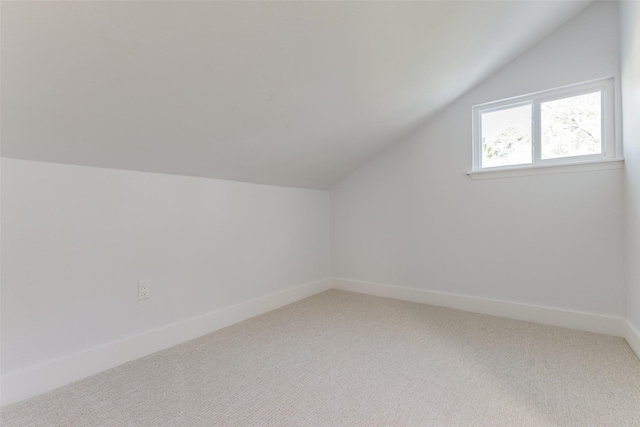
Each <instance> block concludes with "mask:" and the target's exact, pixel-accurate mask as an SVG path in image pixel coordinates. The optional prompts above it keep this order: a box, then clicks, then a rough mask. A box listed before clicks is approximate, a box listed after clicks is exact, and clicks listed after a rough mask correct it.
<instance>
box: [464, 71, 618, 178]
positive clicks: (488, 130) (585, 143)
mask: <svg viewBox="0 0 640 427" xmlns="http://www.w3.org/2000/svg"><path fill="white" fill-rule="evenodd" d="M614 134H615V131H614V119H613V79H602V80H596V81H592V82H587V83H581V84H578V85H572V86H568V87H564V88H559V89H553V90H549V91H545V92H538V93H536V94H532V95H525V96H519V97H516V98H510V99H506V100H502V101H496V102H491V103H487V104H482V105H476V106H475V107H473V168H472V173H473V172H484V171H494V170H513V169H533V168H538V167H546V166H554V165H568V164H575V163H581V164H583V163H587V162H601V161H603V160H614V159H615V156H616V152H615V151H616V147H615V144H614Z"/></svg>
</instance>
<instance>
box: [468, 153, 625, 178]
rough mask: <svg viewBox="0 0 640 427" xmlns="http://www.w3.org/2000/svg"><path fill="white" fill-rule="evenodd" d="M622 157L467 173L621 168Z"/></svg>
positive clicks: (500, 175)
mask: <svg viewBox="0 0 640 427" xmlns="http://www.w3.org/2000/svg"><path fill="white" fill-rule="evenodd" d="M623 162H624V159H623V158H616V159H606V160H596V161H591V162H582V163H570V164H556V165H544V166H516V167H511V168H502V169H494V170H483V171H471V172H467V175H469V177H470V178H471V179H494V178H510V177H515V176H530V175H546V174H553V173H568V172H585V171H599V170H606V169H622V165H623Z"/></svg>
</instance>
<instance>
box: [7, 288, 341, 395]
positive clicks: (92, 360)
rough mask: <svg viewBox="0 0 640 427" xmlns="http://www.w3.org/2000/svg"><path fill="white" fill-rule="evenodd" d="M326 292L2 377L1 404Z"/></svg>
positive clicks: (237, 310) (265, 302) (257, 303)
mask: <svg viewBox="0 0 640 427" xmlns="http://www.w3.org/2000/svg"><path fill="white" fill-rule="evenodd" d="M330 288H331V279H324V280H320V281H317V282H312V283H308V284H305V285H301V286H297V287H295V288H291V289H286V290H283V291H280V292H276V293H273V294H270V295H266V296H263V297H260V298H256V299H253V300H250V301H247V302H243V303H240V304H236V305H233V306H230V307H225V308H222V309H220V310H216V311H213V312H211V313H207V314H205V315H202V316H198V317H194V318H191V319H187V320H184V321H182V322H178V323H174V324H171V325H168V326H165V327H163V328H160V329H155V330H152V331H149V332H146V333H143V334H140V335H135V336H132V337H129V338H125V339H123V340H121V341H116V342H112V343H109V344H105V345H102V346H99V347H95V348H92V349H89V350H85V351H82V352H80V353H76V354H72V355H70V356H66V357H64V358H60V359H56V360H53V361H50V362H47V363H44V364H41V365H37V366H33V367H30V368H27V369H25V370H22V371H18V372H15V373H11V374H8V375H4V376H3V377H2V379H1V383H2V406H5V405H9V404H11V403H15V402H18V401H21V400H24V399H27V398H29V397H33V396H36V395H39V394H42V393H45V392H47V391H50V390H53V389H56V388H58V387H62V386H64V385H66V384H69V383H72V382H74V381H77V380H80V379H82V378H86V377H88V376H90V375H94V374H97V373H99V372H102V371H105V370H107V369H111V368H114V367H116V366H118V365H121V364H123V363H126V362H129V361H132V360H135V359H139V358H141V357H144V356H147V355H149V354H152V353H155V352H157V351H160V350H164V349H166V348H169V347H172V346H175V345H178V344H181V343H183V342H186V341H189V340H192V339H194V338H198V337H200V336H202V335H206V334H208V333H210V332H213V331H216V330H218V329H221V328H224V327H226V326H230V325H233V324H234V323H238V322H241V321H243V320H246V319H249V318H251V317H255V316H258V315H260V314H263V313H266V312H268V311H271V310H274V309H276V308H279V307H282V306H284V305H287V304H291V303H293V302H296V301H298V300H301V299H304V298H307V297H310V296H312V295H315V294H317V293H320V292H323V291H326V290H328V289H330Z"/></svg>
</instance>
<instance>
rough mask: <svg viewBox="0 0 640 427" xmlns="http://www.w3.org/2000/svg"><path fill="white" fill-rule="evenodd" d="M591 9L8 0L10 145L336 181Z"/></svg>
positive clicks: (70, 155) (20, 149)
mask: <svg viewBox="0 0 640 427" xmlns="http://www.w3.org/2000/svg"><path fill="white" fill-rule="evenodd" d="M587 4H588V2H580V1H534V2H525V1H502V2H500V1H499V2H485V1H474V2H455V1H440V2H422V3H419V2H411V3H398V2H387V3H384V2H16V3H11V2H9V3H8V2H3V3H2V10H1V19H2V22H1V25H2V34H1V36H2V39H1V40H2V46H1V48H2V58H1V61H2V62H1V67H2V68H1V78H2V82H1V83H2V87H1V90H2V92H1V96H2V99H1V101H2V105H1V108H2V110H1V112H2V130H1V132H2V134H1V136H2V155H3V156H7V157H13V158H20V159H30V160H40V161H50V162H60V163H71V164H80V165H88V166H100V167H108V168H118V169H132V170H141V171H151V172H163V173H171V174H181V175H193V176H202V177H211V178H222V179H230V180H238V181H247V182H256V183H263V184H274V185H284V186H293V187H307V188H321V189H326V188H330V187H331V186H332V185H334V184H335V183H337V182H339V181H340V180H342V179H343V178H344V177H346V176H347V175H349V174H350V173H351V172H353V171H354V170H356V169H357V168H359V167H360V166H361V165H363V164H364V163H365V162H367V161H368V160H369V159H371V158H372V157H374V156H375V155H376V154H377V153H379V152H380V151H382V150H384V149H385V148H386V147H388V146H390V145H392V144H393V143H394V142H395V141H396V140H397V139H398V137H400V136H401V135H403V134H406V133H407V132H410V131H411V130H412V129H414V128H415V127H416V126H417V125H418V124H420V123H422V122H424V121H425V120H427V119H428V118H429V117H430V116H432V115H433V114H434V113H435V112H437V111H438V110H440V109H441V108H442V107H443V106H445V105H447V104H448V103H449V102H451V101H452V100H453V99H455V98H456V97H458V96H460V95H461V94H462V93H464V92H465V91H467V90H469V89H470V88H471V87H473V86H474V85H476V84H478V83H479V82H480V81H481V80H483V79H484V78H486V77H488V76H489V75H490V74H491V73H493V72H494V71H496V70H497V69H499V68H500V67H501V66H503V65H504V64H506V63H507V62H508V61H510V60H511V59H513V58H514V57H516V56H517V55H519V54H521V53H522V52H524V51H525V50H526V49H527V48H529V47H530V46H532V45H533V44H535V43H536V42H537V41H539V40H540V39H541V38H543V37H544V36H545V35H547V34H549V33H550V32H551V31H553V30H554V29H555V28H557V27H558V26H560V25H561V24H562V23H564V22H565V21H567V20H568V19H569V18H571V17H572V16H574V15H575V14H577V13H578V12H579V11H580V10H581V9H582V8H584V7H585V6H586V5H587ZM461 125H465V124H461Z"/></svg>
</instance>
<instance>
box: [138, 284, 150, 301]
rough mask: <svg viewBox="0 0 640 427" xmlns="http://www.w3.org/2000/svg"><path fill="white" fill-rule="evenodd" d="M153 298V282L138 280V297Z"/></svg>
mask: <svg viewBox="0 0 640 427" xmlns="http://www.w3.org/2000/svg"><path fill="white" fill-rule="evenodd" d="M147 298H151V282H150V281H149V280H140V281H139V282H138V299H147Z"/></svg>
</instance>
